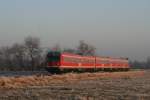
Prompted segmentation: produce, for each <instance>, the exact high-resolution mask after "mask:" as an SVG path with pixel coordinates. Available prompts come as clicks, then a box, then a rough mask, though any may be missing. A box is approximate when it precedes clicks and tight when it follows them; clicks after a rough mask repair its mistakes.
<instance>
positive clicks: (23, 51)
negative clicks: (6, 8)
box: [0, 36, 150, 71]
mask: <svg viewBox="0 0 150 100" xmlns="http://www.w3.org/2000/svg"><path fill="white" fill-rule="evenodd" d="M51 49H52V50H57V51H61V52H69V53H75V54H80V55H91V56H93V55H96V52H95V51H96V48H95V47H94V46H93V45H90V44H88V43H85V42H84V41H80V42H79V44H78V46H77V47H76V48H73V49H71V48H64V49H62V48H61V47H60V46H59V45H55V46H53V47H52V48H51ZM46 53H47V52H46V51H44V50H43V49H42V48H41V45H40V39H39V38H37V37H31V36H29V37H26V38H25V39H24V41H23V43H21V44H19V43H15V44H13V45H12V46H3V47H0V70H5V71H8V70H12V71H16V70H31V71H33V70H44V66H45V64H46V63H45V57H46ZM130 66H131V67H132V68H144V69H145V68H147V69H148V68H150V57H148V58H147V61H145V62H139V61H133V62H131V61H130Z"/></svg>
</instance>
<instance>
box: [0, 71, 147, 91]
mask: <svg viewBox="0 0 150 100" xmlns="http://www.w3.org/2000/svg"><path fill="white" fill-rule="evenodd" d="M144 73H145V71H129V72H112V73H109V72H105V73H101V72H98V73H82V74H75V73H67V74H63V75H52V76H47V75H46V76H44V75H37V76H36V75H33V76H20V77H0V88H23V87H29V86H48V85H50V84H63V83H66V82H68V83H71V82H78V81H81V80H88V79H90V80H92V79H101V78H122V79H130V78H134V77H140V76H143V75H144Z"/></svg>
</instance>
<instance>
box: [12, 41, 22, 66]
mask: <svg viewBox="0 0 150 100" xmlns="http://www.w3.org/2000/svg"><path fill="white" fill-rule="evenodd" d="M11 52H12V53H13V57H14V58H13V59H14V62H15V65H16V66H19V67H24V65H25V64H24V57H25V46H24V45H23V44H18V43H15V44H14V45H13V46H12V47H11Z"/></svg>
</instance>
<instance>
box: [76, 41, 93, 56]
mask: <svg viewBox="0 0 150 100" xmlns="http://www.w3.org/2000/svg"><path fill="white" fill-rule="evenodd" d="M95 50H96V48H95V47H94V46H93V45H90V44H88V43H85V42H84V41H83V40H81V41H80V42H79V46H78V47H77V51H78V53H79V54H81V55H90V56H93V55H95Z"/></svg>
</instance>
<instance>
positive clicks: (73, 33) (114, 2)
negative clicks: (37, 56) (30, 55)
mask: <svg viewBox="0 0 150 100" xmlns="http://www.w3.org/2000/svg"><path fill="white" fill-rule="evenodd" d="M29 35H31V36H36V37H39V38H40V39H41V42H42V46H43V47H49V46H52V45H54V44H57V43H58V44H60V45H61V46H62V47H76V46H77V44H78V41H79V40H85V41H86V42H88V43H90V44H92V45H95V46H96V48H97V52H98V53H99V55H103V56H122V57H129V58H130V59H132V60H145V59H146V57H147V56H150V46H149V45H150V39H149V38H150V0H0V46H5V45H12V44H13V43H15V42H19V43H20V42H21V41H23V39H24V37H27V36H29Z"/></svg>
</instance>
